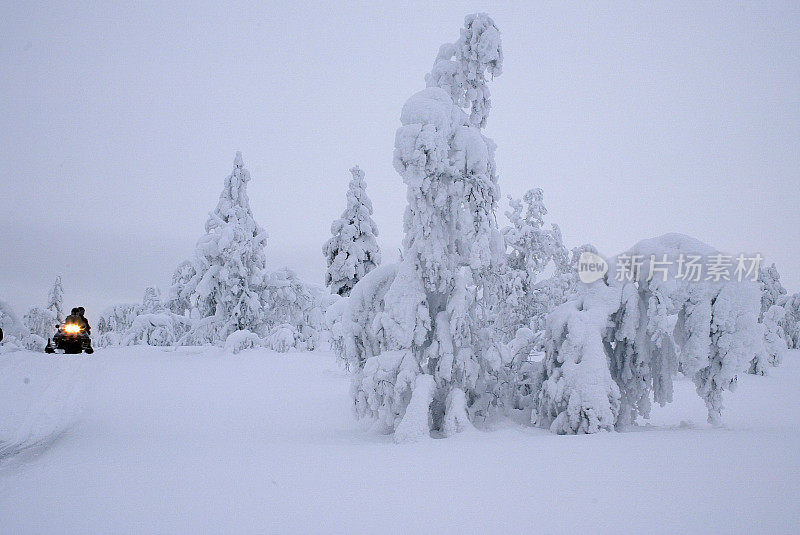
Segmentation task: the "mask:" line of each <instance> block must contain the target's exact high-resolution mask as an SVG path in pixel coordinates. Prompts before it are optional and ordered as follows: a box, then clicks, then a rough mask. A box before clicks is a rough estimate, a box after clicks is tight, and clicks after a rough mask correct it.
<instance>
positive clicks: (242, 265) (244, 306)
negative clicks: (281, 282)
mask: <svg viewBox="0 0 800 535" xmlns="http://www.w3.org/2000/svg"><path fill="white" fill-rule="evenodd" d="M249 181H250V173H249V172H248V171H247V169H245V167H244V163H243V161H242V154H241V153H240V152H237V153H236V158H235V159H234V163H233V171H232V172H231V174H230V175H228V176H227V177H226V178H225V185H224V187H223V189H222V193H221V194H220V196H219V202H218V203H217V207H216V209H215V210H214V211H213V212H211V214H209V216H208V220H207V221H206V226H205V230H206V234H205V235H204V236H203V237H202V238H200V240H199V241H198V242H197V247H196V249H195V254H194V256H193V258H192V259H191V269H190V268H189V266H187V265H186V264H181V265H180V266H179V271H180V273H176V276H175V277H174V278H173V280H174V281H175V285H176V286H177V288H174V290H173V291H174V294H173V295H174V298H175V299H176V300H178V302H179V303H181V305H178V306H177V307H176V308H177V309H178V310H177V311H180V308H182V307H183V306H186V305H188V307H190V308H191V309H193V310H194V311H195V317H196V318H197V321H196V323H195V325H194V327H193V329H192V331H191V333H189V335H188V337H187V340H186V341H187V342H195V343H197V342H211V343H219V344H221V343H223V342H224V341H225V339H226V338H227V337H228V335H229V334H231V333H232V332H233V331H236V330H249V331H252V332H255V333H258V334H261V335H264V334H266V332H264V331H265V329H266V325H265V321H264V314H265V311H266V310H267V309H268V307H269V302H268V301H267V299H266V292H265V289H266V278H267V270H266V257H265V253H264V248H265V246H266V244H267V233H266V232H265V231H264V230H263V229H262V228H261V227H260V226H259V225H258V223H256V221H255V218H254V217H253V212H252V210H251V208H250V200H249V199H248V197H247V183H248V182H249ZM187 278H188V280H185V279H187Z"/></svg>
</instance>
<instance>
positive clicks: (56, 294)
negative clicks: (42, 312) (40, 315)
mask: <svg viewBox="0 0 800 535" xmlns="http://www.w3.org/2000/svg"><path fill="white" fill-rule="evenodd" d="M45 308H47V310H49V311H50V312H52V313H53V315H54V316H55V318H56V321H61V320H62V319H63V318H64V287H63V286H62V285H61V275H59V276H57V277H56V280H55V281H54V282H53V286H52V288H50V292H49V293H48V294H47V307H45Z"/></svg>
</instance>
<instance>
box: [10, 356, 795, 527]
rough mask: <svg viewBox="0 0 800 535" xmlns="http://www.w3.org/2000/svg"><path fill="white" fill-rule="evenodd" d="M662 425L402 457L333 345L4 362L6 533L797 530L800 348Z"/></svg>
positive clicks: (666, 413)
mask: <svg viewBox="0 0 800 535" xmlns="http://www.w3.org/2000/svg"><path fill="white" fill-rule="evenodd" d="M770 373H771V376H768V377H754V376H745V377H741V378H740V381H739V389H738V390H737V391H736V392H735V393H732V394H727V395H726V406H727V410H726V413H725V422H726V427H724V428H712V427H710V426H709V425H708V424H706V423H705V417H706V410H705V408H704V406H703V404H702V402H701V400H700V399H699V398H698V397H697V396H696V395H695V394H694V392H693V385H692V384H691V383H690V382H689V381H685V380H679V381H678V382H677V385H676V392H675V397H676V401H675V403H673V404H672V405H668V406H667V407H666V408H664V409H660V408H656V409H654V415H653V418H652V420H651V425H650V426H643V427H639V428H636V429H635V430H633V431H630V432H624V433H600V434H596V435H578V436H557V435H553V434H551V433H549V432H548V431H544V430H540V429H532V428H528V427H522V426H519V425H516V424H510V423H509V424H508V425H506V426H504V427H502V428H501V429H498V430H495V431H491V432H477V433H472V434H468V435H460V436H456V437H452V438H449V439H445V440H433V439H431V440H428V441H424V442H422V443H416V444H408V445H395V444H393V443H392V441H391V440H390V439H389V438H388V437H384V436H376V435H374V434H370V433H368V432H366V431H364V430H363V429H362V427H361V425H360V424H359V423H358V422H356V421H355V420H354V418H353V416H352V414H351V410H350V396H349V395H348V389H349V380H348V378H347V376H346V374H345V372H344V371H343V370H342V369H340V368H339V366H338V365H337V363H336V361H335V359H334V357H333V356H332V355H330V354H328V353H326V352H313V353H289V354H278V353H273V352H271V351H267V350H250V351H245V352H243V353H240V354H238V355H229V354H228V355H225V354H223V353H222V351H221V350H219V349H198V348H183V349H179V350H177V351H169V350H167V351H164V350H162V349H159V348H152V347H132V348H111V349H101V350H98V351H97V352H96V353H95V354H94V355H93V356H91V357H88V356H85V355H83V356H46V355H44V354H37V353H30V352H19V353H9V354H2V355H0V456H2V458H1V459H0V532H2V533H62V532H66V533H77V532H80V533H156V532H157V533H172V532H222V531H225V532H228V531H239V532H293V533H297V532H326V533H339V532H348V533H352V532H358V533H375V532H389V533H399V532H404V533H409V532H424V533H430V532H442V533H447V532H452V533H455V532H461V533H463V532H467V533H474V532H484V533H503V532H512V533H520V532H573V533H579V532H614V533H620V532H638V533H642V532H646V533H676V532H694V533H771V534H774V533H792V532H794V533H796V532H797V529H798V526H800V500H798V496H800V430H798V429H799V428H800V425H798V422H800V352H794V353H791V354H789V355H788V356H787V358H786V359H785V362H784V364H783V366H782V367H781V368H778V369H771V370H770Z"/></svg>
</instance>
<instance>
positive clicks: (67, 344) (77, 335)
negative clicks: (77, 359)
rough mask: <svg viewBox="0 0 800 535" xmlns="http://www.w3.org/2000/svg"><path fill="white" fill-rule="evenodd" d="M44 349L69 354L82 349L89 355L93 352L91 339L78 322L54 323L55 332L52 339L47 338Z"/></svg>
mask: <svg viewBox="0 0 800 535" xmlns="http://www.w3.org/2000/svg"><path fill="white" fill-rule="evenodd" d="M44 351H45V353H55V352H56V351H60V352H64V353H67V354H70V355H75V354H78V353H81V352H83V351H85V352H86V353H87V354H89V355H91V354H92V353H94V349H93V348H92V339H91V338H89V334H88V333H87V332H86V329H85V328H84V326H83V325H80V324H78V323H62V324H60V325H56V334H55V335H54V336H53V339H52V341H51V340H50V339H48V340H47V346H46V347H45V348H44Z"/></svg>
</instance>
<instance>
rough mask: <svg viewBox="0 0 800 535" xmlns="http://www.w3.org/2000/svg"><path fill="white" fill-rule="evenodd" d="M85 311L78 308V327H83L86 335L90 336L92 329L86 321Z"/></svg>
mask: <svg viewBox="0 0 800 535" xmlns="http://www.w3.org/2000/svg"><path fill="white" fill-rule="evenodd" d="M85 313H86V310H85V309H84V308H83V307H78V316H79V317H80V325H82V326H83V329H84V330H85V331H86V334H92V328H91V327H89V320H87V319H86V316H84V314H85Z"/></svg>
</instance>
